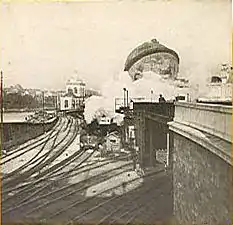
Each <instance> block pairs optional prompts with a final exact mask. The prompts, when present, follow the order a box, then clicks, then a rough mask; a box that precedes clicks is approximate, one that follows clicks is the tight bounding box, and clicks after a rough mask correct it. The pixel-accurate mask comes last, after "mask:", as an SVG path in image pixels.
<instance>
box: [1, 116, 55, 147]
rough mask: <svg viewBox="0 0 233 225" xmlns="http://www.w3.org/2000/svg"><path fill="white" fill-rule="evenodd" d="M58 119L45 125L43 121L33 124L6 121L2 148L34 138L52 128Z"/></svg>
mask: <svg viewBox="0 0 233 225" xmlns="http://www.w3.org/2000/svg"><path fill="white" fill-rule="evenodd" d="M57 121H58V118H56V119H54V120H52V121H50V122H46V123H45V124H44V125H43V124H42V123H39V124H33V123H28V122H22V123H20V122H19V123H4V124H3V142H2V148H3V149H6V150H7V149H9V148H11V147H13V146H16V145H20V144H22V143H24V142H26V141H28V140H30V139H33V138H35V137H37V136H39V135H41V134H43V131H44V128H43V126H44V127H45V131H48V130H50V129H51V128H52V127H53V126H54V125H55V124H56V123H57Z"/></svg>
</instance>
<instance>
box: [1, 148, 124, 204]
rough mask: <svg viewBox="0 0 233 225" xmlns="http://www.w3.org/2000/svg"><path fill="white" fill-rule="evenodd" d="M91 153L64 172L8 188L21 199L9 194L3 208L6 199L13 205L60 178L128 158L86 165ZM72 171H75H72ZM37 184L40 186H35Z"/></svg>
mask: <svg viewBox="0 0 233 225" xmlns="http://www.w3.org/2000/svg"><path fill="white" fill-rule="evenodd" d="M82 153H84V152H81V154H80V155H78V157H77V158H75V160H77V159H79V157H80V156H81V155H82ZM93 153H94V151H93ZM93 153H92V154H93ZM92 154H89V155H88V156H87V157H85V158H84V159H83V160H80V161H79V162H78V164H77V165H75V166H74V168H72V169H70V170H68V171H66V172H60V173H58V174H54V175H53V173H54V172H52V175H50V176H49V177H43V178H41V179H39V180H36V181H35V182H31V183H29V184H27V185H25V186H23V187H16V188H12V189H9V190H8V192H7V193H11V192H17V191H18V193H16V195H18V196H19V198H20V199H21V201H17V199H16V197H15V196H10V197H8V198H6V199H4V200H3V202H2V203H3V206H4V208H5V205H6V204H7V203H6V202H7V201H8V204H7V205H10V206H12V204H13V205H18V204H21V203H22V202H25V201H27V200H28V199H30V198H31V197H32V196H33V195H36V194H37V193H40V192H42V191H43V190H46V189H48V188H49V187H50V186H53V185H54V184H55V183H56V182H58V181H62V180H65V179H68V178H71V177H74V176H78V175H80V174H81V173H84V172H88V171H90V170H93V169H97V168H100V167H103V166H105V165H108V164H109V163H110V162H116V161H118V160H124V159H126V158H128V157H127V156H123V157H116V158H113V159H105V160H102V161H101V162H92V163H89V165H86V164H85V162H86V161H87V160H88V159H89V158H90V157H91V156H92ZM72 161H73V160H72ZM72 161H71V162H72ZM73 172H75V173H73ZM54 179H56V180H54ZM51 180H52V181H51ZM48 181H49V182H48ZM38 184H39V185H40V186H37V185H38ZM7 193H6V192H5V193H3V194H7Z"/></svg>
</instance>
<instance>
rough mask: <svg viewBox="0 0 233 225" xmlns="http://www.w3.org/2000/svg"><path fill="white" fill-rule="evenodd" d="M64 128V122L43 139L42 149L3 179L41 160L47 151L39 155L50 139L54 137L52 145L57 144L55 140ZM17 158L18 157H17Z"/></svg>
mask: <svg viewBox="0 0 233 225" xmlns="http://www.w3.org/2000/svg"><path fill="white" fill-rule="evenodd" d="M66 125H67V124H66ZM62 128H63V126H62V124H61V125H60V127H59V130H58V131H56V132H54V133H53V132H51V133H50V134H49V135H48V136H47V137H46V140H45V141H43V143H42V147H41V149H40V150H39V151H38V152H37V153H36V154H35V155H33V156H32V157H31V158H30V159H29V160H28V161H27V162H26V163H24V164H23V165H21V166H19V167H18V168H17V169H15V170H13V171H11V172H9V173H7V174H6V175H4V176H3V178H2V180H5V179H9V178H11V177H13V176H14V175H16V174H19V173H20V172H21V171H23V170H24V169H25V168H27V167H29V166H30V165H33V164H35V162H37V161H38V160H40V159H41V158H43V157H44V155H46V153H45V154H43V155H42V156H40V157H38V156H39V155H40V154H41V153H43V151H44V149H45V148H46V146H47V145H48V143H49V141H52V140H53V139H54V140H53V143H52V147H53V146H54V145H55V142H56V140H57V138H58V135H59V133H60V132H61V130H62ZM34 147H36V146H34ZM34 147H32V148H34ZM52 147H51V148H52ZM33 150H34V149H33ZM27 152H28V151H27ZM22 155H24V153H22V154H20V155H19V156H18V157H21V156H22ZM14 158H15V157H14ZM16 158H17V157H16ZM12 160H13V159H12ZM6 166H7V165H6Z"/></svg>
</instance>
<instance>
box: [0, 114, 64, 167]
mask: <svg viewBox="0 0 233 225" xmlns="http://www.w3.org/2000/svg"><path fill="white" fill-rule="evenodd" d="M61 123H62V121H61V118H59V120H58V122H57V123H56V125H55V126H54V127H53V128H52V129H51V130H50V131H48V132H47V133H46V134H42V135H40V136H39V137H37V138H35V139H33V140H29V141H27V142H26V143H24V144H21V145H20V146H19V147H17V148H14V149H12V150H10V151H8V153H7V155H4V156H2V157H1V163H0V165H4V164H5V163H7V162H9V161H11V160H13V159H15V158H17V157H19V156H22V155H23V154H25V153H27V152H29V151H32V150H33V149H35V148H36V147H38V146H40V145H43V144H44V143H45V142H46V141H47V139H48V138H49V137H50V136H51V134H52V133H53V132H54V131H55V130H56V129H57V127H59V126H60V125H61ZM27 148H29V149H27ZM21 151H22V152H21ZM18 153H19V154H18ZM14 154H16V155H15V156H13V157H11V156H12V155H14ZM4 159H6V160H4Z"/></svg>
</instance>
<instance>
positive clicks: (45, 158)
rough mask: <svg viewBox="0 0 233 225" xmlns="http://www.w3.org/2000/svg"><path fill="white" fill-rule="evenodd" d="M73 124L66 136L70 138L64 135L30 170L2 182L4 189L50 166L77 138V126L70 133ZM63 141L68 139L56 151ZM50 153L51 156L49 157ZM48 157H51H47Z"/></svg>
mask: <svg viewBox="0 0 233 225" xmlns="http://www.w3.org/2000/svg"><path fill="white" fill-rule="evenodd" d="M73 123H76V121H75V122H74V121H73V122H71V124H70V126H69V130H68V134H70V133H72V134H71V135H70V136H71V137H69V135H64V137H63V138H62V139H61V140H59V142H58V143H57V144H55V145H54V146H53V148H50V149H49V151H48V152H47V153H45V154H44V156H43V158H42V159H41V160H40V161H39V162H37V164H36V165H33V167H32V168H29V169H28V170H27V171H23V172H22V173H21V174H18V173H16V174H15V176H13V178H12V179H10V180H9V181H6V182H3V186H4V189H7V188H10V187H12V186H16V185H17V184H19V183H20V182H22V181H23V180H26V179H27V178H29V177H31V176H32V175H33V174H35V173H38V171H40V170H42V169H44V168H45V167H46V166H48V165H50V164H51V163H52V162H53V161H54V160H55V159H56V158H57V157H58V156H59V155H61V154H62V152H63V151H65V150H66V149H67V148H68V146H69V145H70V144H71V143H72V142H73V140H74V139H75V137H76V136H77V124H74V131H73V132H71V127H72V124H73ZM65 139H68V140H67V141H66V142H65V144H64V145H62V146H61V147H60V148H58V149H56V148H57V147H59V145H61V144H62V143H64V140H65ZM52 152H53V154H52V155H51V153H52ZM49 155H51V156H50V157H48V156H49ZM45 171H48V169H46V170H45ZM45 171H44V172H43V173H44V174H45V173H46V172H45Z"/></svg>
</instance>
